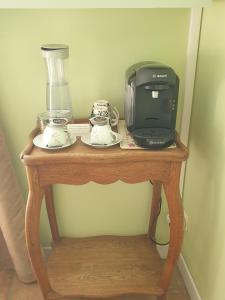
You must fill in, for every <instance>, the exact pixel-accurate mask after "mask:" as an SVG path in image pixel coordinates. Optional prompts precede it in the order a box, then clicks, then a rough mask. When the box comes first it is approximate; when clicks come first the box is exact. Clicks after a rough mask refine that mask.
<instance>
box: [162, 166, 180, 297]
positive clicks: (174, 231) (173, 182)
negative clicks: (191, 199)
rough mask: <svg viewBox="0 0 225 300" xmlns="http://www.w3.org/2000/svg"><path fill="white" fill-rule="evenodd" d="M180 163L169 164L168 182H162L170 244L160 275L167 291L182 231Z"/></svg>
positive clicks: (178, 253) (163, 286)
mask: <svg viewBox="0 0 225 300" xmlns="http://www.w3.org/2000/svg"><path fill="white" fill-rule="evenodd" d="M180 168H181V164H180V163H174V164H172V165H171V173H170V179H169V182H166V183H163V187H164V191H165V194H166V199H167V203H168V209H169V215H170V244H169V250H168V256H167V260H166V262H165V266H164V270H163V274H162V277H161V282H160V284H161V287H162V288H163V289H164V290H165V291H167V289H168V287H169V284H170V280H171V277H172V272H173V269H174V266H175V263H176V261H177V259H178V257H179V255H180V251H181V246H182V241H183V232H184V214H183V208H182V202H181V196H180V191H179V175H180Z"/></svg>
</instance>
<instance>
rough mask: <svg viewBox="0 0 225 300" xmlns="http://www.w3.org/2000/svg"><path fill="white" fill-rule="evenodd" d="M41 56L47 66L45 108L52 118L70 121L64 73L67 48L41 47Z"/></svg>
mask: <svg viewBox="0 0 225 300" xmlns="http://www.w3.org/2000/svg"><path fill="white" fill-rule="evenodd" d="M41 52H42V56H43V57H44V59H45V61H46V66H47V75H48V76H47V86H46V106H47V111H48V112H49V114H50V115H51V116H52V117H56V118H57V117H60V118H61V117H63V118H67V119H68V121H70V120H71V119H72V105H71V99H70V93H69V84H68V80H67V77H66V74H65V73H66V72H65V59H67V58H68V57H69V47H68V46H67V45H60V44H48V45H43V46H41Z"/></svg>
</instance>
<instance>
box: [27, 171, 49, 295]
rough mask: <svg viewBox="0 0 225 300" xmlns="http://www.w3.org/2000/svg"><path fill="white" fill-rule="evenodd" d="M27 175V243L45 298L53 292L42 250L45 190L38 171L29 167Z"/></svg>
mask: <svg viewBox="0 0 225 300" xmlns="http://www.w3.org/2000/svg"><path fill="white" fill-rule="evenodd" d="M27 174H28V182H29V195H28V202H27V206H26V217H25V233H26V242H27V248H28V253H29V256H30V259H31V262H32V267H33V270H34V273H35V275H36V277H37V280H38V283H39V285H40V288H41V291H42V293H43V295H44V297H46V295H47V294H48V293H50V292H51V291H52V290H51V287H50V284H49V281H48V277H47V272H46V268H45V265H44V261H43V257H42V252H41V248H40V228H39V226H40V211H41V203H42V198H43V190H41V188H40V187H39V182H38V174H37V170H36V169H35V168H32V167H27ZM45 299H46V298H45Z"/></svg>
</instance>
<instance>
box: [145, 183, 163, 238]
mask: <svg viewBox="0 0 225 300" xmlns="http://www.w3.org/2000/svg"><path fill="white" fill-rule="evenodd" d="M161 190H162V183H161V182H159V181H153V191H152V204H151V214H150V221H149V229H148V237H149V238H153V239H155V231H156V225H157V219H158V214H159V209H160V197H161Z"/></svg>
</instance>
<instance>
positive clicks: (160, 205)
mask: <svg viewBox="0 0 225 300" xmlns="http://www.w3.org/2000/svg"><path fill="white" fill-rule="evenodd" d="M150 182H151V184H152V185H153V183H152V181H150ZM161 210H162V197H160V199H159V211H158V213H157V216H156V217H155V220H154V222H153V224H155V223H156V221H157V219H158V216H159V215H160V213H161ZM149 238H150V240H151V241H152V242H153V243H154V244H156V245H159V246H167V245H169V243H170V240H169V241H168V242H165V243H161V242H158V241H156V239H155V238H153V237H152V236H151V235H149Z"/></svg>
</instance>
